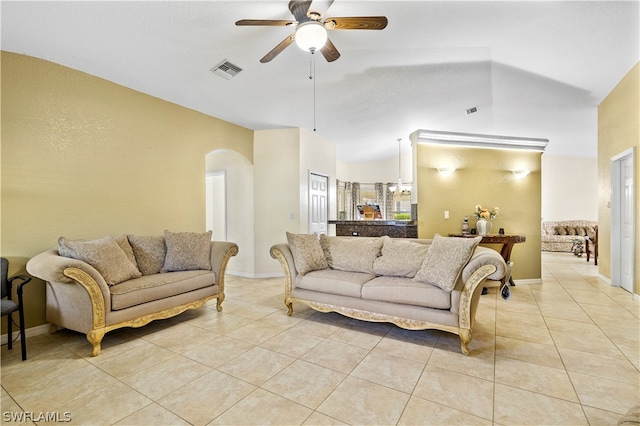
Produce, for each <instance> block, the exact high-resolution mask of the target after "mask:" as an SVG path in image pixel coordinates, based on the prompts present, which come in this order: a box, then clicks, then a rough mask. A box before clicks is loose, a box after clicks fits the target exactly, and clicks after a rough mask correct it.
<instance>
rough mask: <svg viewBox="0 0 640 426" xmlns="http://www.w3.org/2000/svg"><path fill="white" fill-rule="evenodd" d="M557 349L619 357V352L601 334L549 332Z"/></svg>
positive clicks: (598, 332)
mask: <svg viewBox="0 0 640 426" xmlns="http://www.w3.org/2000/svg"><path fill="white" fill-rule="evenodd" d="M549 332H550V333H551V335H552V336H553V341H554V342H555V344H556V346H557V347H558V349H560V348H565V349H574V350H577V351H582V352H590V353H599V354H603V355H606V356H613V357H616V356H619V355H620V354H621V352H620V350H619V349H618V348H617V347H616V346H615V345H614V344H613V343H612V342H611V340H609V339H608V338H607V337H606V336H605V335H604V334H603V333H602V332H600V331H597V332H592V333H585V334H580V333H576V332H574V331H560V330H549Z"/></svg>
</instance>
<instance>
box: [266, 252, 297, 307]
mask: <svg viewBox="0 0 640 426" xmlns="http://www.w3.org/2000/svg"><path fill="white" fill-rule="evenodd" d="M269 253H270V254H271V257H272V258H274V259H276V260H278V261H279V262H280V266H282V271H283V272H284V298H285V304H286V305H287V306H288V308H289V313H288V315H289V316H291V314H292V313H293V308H292V305H291V303H290V297H291V291H292V288H293V282H294V280H295V277H296V276H297V275H298V271H297V270H296V265H295V263H294V261H293V254H292V253H291V248H290V247H289V244H284V243H283V244H275V245H273V246H271V250H269Z"/></svg>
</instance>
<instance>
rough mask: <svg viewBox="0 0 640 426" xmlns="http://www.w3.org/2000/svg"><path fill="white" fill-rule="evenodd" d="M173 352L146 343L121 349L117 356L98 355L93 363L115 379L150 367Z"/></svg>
mask: <svg viewBox="0 0 640 426" xmlns="http://www.w3.org/2000/svg"><path fill="white" fill-rule="evenodd" d="M174 355H175V353H173V352H171V351H170V350H168V349H165V348H161V347H160V346H156V345H154V344H153V343H147V344H146V345H144V346H139V347H136V348H134V349H131V350H128V351H123V352H122V354H121V355H120V356H118V357H116V356H112V357H109V358H104V359H102V358H100V356H98V357H97V358H96V359H95V360H94V361H93V365H95V366H97V367H99V368H100V369H102V370H104V371H106V372H107V373H109V374H111V375H112V376H113V377H115V378H117V379H122V378H123V377H127V376H131V375H132V374H135V373H137V372H138V371H141V370H144V369H145V368H149V367H152V366H154V365H156V364H158V363H160V362H162V361H165V360H167V359H169V358H171V357H173V356H174Z"/></svg>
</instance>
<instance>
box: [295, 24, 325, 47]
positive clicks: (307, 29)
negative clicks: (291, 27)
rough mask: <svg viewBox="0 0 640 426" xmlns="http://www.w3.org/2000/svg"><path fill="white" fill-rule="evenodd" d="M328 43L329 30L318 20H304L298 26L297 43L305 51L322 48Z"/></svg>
mask: <svg viewBox="0 0 640 426" xmlns="http://www.w3.org/2000/svg"><path fill="white" fill-rule="evenodd" d="M326 43H327V30H326V29H325V28H324V25H322V23H320V22H317V21H308V22H304V23H302V24H300V25H298V26H297V27H296V44H297V45H298V47H299V48H300V49H302V50H304V51H305V52H309V51H311V52H313V51H316V50H320V49H322V48H323V47H324V45H325V44H326Z"/></svg>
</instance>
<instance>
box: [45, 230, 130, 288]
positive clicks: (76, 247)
mask: <svg viewBox="0 0 640 426" xmlns="http://www.w3.org/2000/svg"><path fill="white" fill-rule="evenodd" d="M58 253H60V255H61V256H64V257H70V258H72V259H76V260H82V261H83V262H86V263H88V264H89V265H91V266H93V267H94V268H95V269H96V270H97V271H98V272H99V273H100V275H102V277H103V278H104V280H105V282H106V283H107V284H108V285H110V286H112V285H114V284H118V283H120V282H122V281H126V280H129V279H131V278H137V277H140V276H141V275H142V274H141V273H140V271H139V270H138V268H137V267H136V265H134V264H133V263H131V261H130V260H129V259H128V258H127V255H126V253H125V252H124V250H122V248H120V246H119V245H118V243H117V242H116V241H115V240H114V239H113V237H104V238H100V239H98V240H89V241H83V240H75V241H74V240H69V239H67V238H65V237H60V238H59V239H58Z"/></svg>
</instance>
